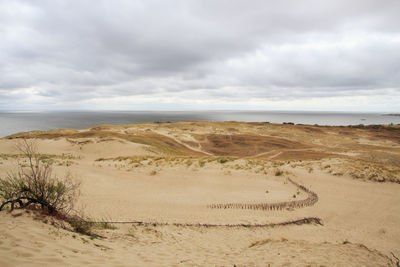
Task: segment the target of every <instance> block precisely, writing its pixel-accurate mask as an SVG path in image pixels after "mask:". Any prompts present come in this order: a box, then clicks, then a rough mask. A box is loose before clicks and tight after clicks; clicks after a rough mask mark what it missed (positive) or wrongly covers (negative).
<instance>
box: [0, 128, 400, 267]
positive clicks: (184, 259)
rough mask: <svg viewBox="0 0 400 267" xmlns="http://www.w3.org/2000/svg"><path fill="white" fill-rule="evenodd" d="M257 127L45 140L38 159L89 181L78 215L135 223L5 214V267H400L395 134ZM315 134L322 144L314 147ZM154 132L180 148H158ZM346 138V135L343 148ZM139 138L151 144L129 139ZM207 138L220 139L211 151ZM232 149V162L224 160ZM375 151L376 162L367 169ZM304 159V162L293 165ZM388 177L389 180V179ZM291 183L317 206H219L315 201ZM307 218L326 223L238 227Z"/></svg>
mask: <svg viewBox="0 0 400 267" xmlns="http://www.w3.org/2000/svg"><path fill="white" fill-rule="evenodd" d="M232 125H233V126H232ZM195 126H196V127H197V128H195ZM190 127H192V128H190ZM232 127H235V131H233V130H232V129H231V128H232ZM257 127H260V126H259V125H251V124H239V123H226V124H221V123H217V124H212V123H210V124H205V123H199V122H196V125H193V123H192V124H189V123H187V124H184V123H178V124H176V125H175V124H165V125H159V124H138V125H130V126H102V128H101V129H103V130H102V131H108V132H110V133H108V135H107V136H105V135H104V134H101V136H93V135H92V136H86V137H82V133H85V132H87V131H92V130H90V129H88V130H82V131H76V132H75V131H73V132H74V134H75V136H71V135H69V134H65V132H64V133H63V132H62V131H61V134H60V132H57V134H58V136H56V137H55V136H54V132H50V133H51V134H52V135H53V136H50V134H48V132H47V133H46V134H47V135H48V136H46V137H44V136H41V137H40V139H38V140H37V143H38V147H39V150H40V153H43V154H48V155H53V158H54V160H55V163H54V166H55V171H56V173H57V174H60V175H62V174H63V173H65V172H67V171H69V172H71V173H72V174H73V177H74V179H76V180H79V181H81V183H82V184H81V196H80V198H79V200H78V203H77V208H78V209H80V210H81V211H83V212H84V213H85V215H86V216H88V217H90V218H91V219H93V220H100V221H101V220H106V221H113V222H125V223H118V224H114V225H115V226H116V229H97V230H96V231H97V233H98V234H99V235H101V236H103V238H94V239H93V238H90V237H88V236H85V235H80V234H77V233H74V232H71V231H67V230H65V229H61V228H59V227H56V226H54V225H52V223H51V222H52V220H53V219H52V218H47V217H42V216H39V215H38V214H37V213H35V212H32V211H29V210H28V211H24V210H15V211H13V212H12V213H9V212H7V211H2V212H0V266H38V265H42V266H43V265H44V266H54V265H69V266H82V265H91V266H103V265H106V266H234V265H236V266H395V265H394V264H395V262H394V258H393V257H392V254H391V253H394V254H395V255H400V227H399V225H400V206H399V205H398V203H399V201H400V194H399V192H400V184H399V183H396V182H393V181H394V179H400V177H398V176H397V175H398V174H397V171H398V170H399V169H398V166H397V160H398V157H399V154H400V149H399V147H400V145H399V143H398V142H397V139H393V138H386V132H385V131H386V130H385V129H384V130H382V131H384V132H383V133H382V132H381V133H379V131H378V134H376V133H375V135H373V134H372V133H371V131H368V130H365V129H363V130H362V132H360V129H352V128H345V129H340V128H336V127H332V128H329V127H327V128H322V129H319V128H318V127H315V128H313V127H311V126H309V127H306V126H298V127H297V128H296V126H291V125H288V126H282V125H267V127H268V131H266V130H265V129H257ZM283 127H286V128H283ZM287 127H290V128H287ZM104 129H106V130H104ZM184 129H185V130H184ZM228 129H230V130H228ZM310 129H313V131H312V132H313V133H314V132H317V135H318V136H319V138H316V137H315V136H311V137H308V138H307V139H306V138H305V136H307V134H306V133H308V132H310V131H311V130H310ZM97 130H98V128H97ZM278 130H279V132H280V135H278ZM290 130H292V131H290ZM318 130H320V131H322V132H320V131H318ZM149 131H151V133H156V134H159V135H161V136H163V138H164V137H165V138H169V137H171V138H170V139H165V140H164V139H159V140H162V141H163V142H166V143H157V144H156V145H152V143H151V142H150V141H152V140H155V139H151V138H153V136H150V137H149V136H147V135H146V134H147V133H149ZM227 131H230V132H231V134H232V135H233V134H241V135H246V136H247V135H249V134H253V135H254V136H256V135H260V134H261V133H260V131H262V135H263V136H267V137H268V138H266V137H263V138H262V139H261V140H262V142H263V145H262V146H259V147H258V148H257V149H254V148H253V147H252V146H253V145H254V144H256V143H257V142H256V141H257V140H256V139H254V138H253V137H252V138H253V139H254V140H255V141H254V142H253V141H251V142H247V141H246V140H248V139H246V138H244V139H242V136H241V135H239V136H235V137H233V138H232V139H229V138H228V139H226V137H221V136H225V134H226V133H227ZM339 131H340V132H342V135H343V132H347V134H345V135H343V136H344V137H343V138H341V137H339V136H336V135H337V133H338V132H339ZM373 131H376V129H373ZM232 132H234V133H232ZM111 133H112V134H111ZM116 133H118V135H116ZM132 133H135V135H136V136H139V137H140V138H142V139H141V141H140V142H138V141H137V140H136V142H132V141H129V140H127V139H126V138H124V134H132ZM207 133H212V134H213V135H215V134H220V136H219V137H218V138H214V137H212V138H211V139H207V140H209V141H207V142H208V143H207V142H206V141H204V140H203V139H204V134H207ZM313 133H312V134H310V135H313ZM396 133H397V132H396ZM40 134H43V133H40ZM36 135H38V133H36ZM199 135H202V136H200V137H199ZM143 136H145V138H146V139H144V137H143ZM347 136H351V138H348V137H347ZM358 136H360V138H359V139H357V140H356V139H355V138H356V137H357V138H358ZM377 136H378V137H377ZM379 136H383V137H379ZM30 137H33V136H32V134H31V136H30ZM35 137H38V136H35ZM137 138H138V137H137ZM279 138H281V139H282V138H284V139H285V140H283V141H282V140H280V139H279ZM149 140H150V141H149ZM202 140H203V141H202ZM210 140H211V141H210ZM216 140H217V141H216ZM221 140H222V141H221ZM224 140H230V141H229V142H231V141H232V140H233V141H232V142H233V143H229V142H228V141H224ZM235 140H245V141H244V143H240V142H242V141H240V142H239V143H238V142H237V141H235ZM287 140H289V141H290V142H289V141H287ZM329 140H330V141H331V142H333V143H329V142H328V141H329ZM259 141H260V140H259ZM16 142H17V140H16V139H0V154H1V155H2V157H1V160H0V174H1V175H5V173H6V172H7V171H8V170H10V169H12V168H13V166H15V160H16V157H12V155H13V154H14V155H15V154H16V153H17V151H16V150H15V143H16ZM221 142H222V143H221ZM246 142H247V143H246ZM260 142H261V141H260ZM165 144H167V145H165ZM221 144H223V145H221ZM322 144H324V145H322ZM326 144H330V146H329V148H328V147H327V145H326ZM220 145H221V146H220ZM286 145H287V146H288V147H285V146H286ZM230 146H233V149H232V151H234V152H235V153H233V154H234V155H229V154H224V153H225V152H226V151H227V147H228V148H229V147H230ZM221 151H222V152H221ZM367 151H369V155H372V156H374V160H370V161H366V160H364V161H362V162H360V159H359V158H360V157H361V158H363V159H364V158H366V157H367V155H368V152H367ZM202 152H205V153H202ZM210 154H212V155H210ZM260 154H261V155H260ZM332 154H334V156H332ZM55 155H57V156H55ZM388 155H389V156H388ZM295 156H297V157H299V159H298V160H295V159H292V158H290V159H289V157H295ZM315 157H317V158H315ZM353 157H354V158H353ZM19 159H20V160H22V158H20V157H19ZM385 160H387V162H389V163H386V165H384V169H383V167H382V162H385ZM364 165H367V166H368V168H369V169H368V170H366V169H364V168H365V166H364ZM347 166H348V167H347ZM351 168H352V169H351ZM349 170H350V171H349ZM277 171H280V172H281V173H280V174H279V175H278V174H277ZM385 171H386V172H385ZM374 173H378V175H380V176H376V177H375V176H373V175H371V174H374ZM387 173H389V174H390V175H392V176H390V177H391V179H383V180H382V177H389V176H385V175H386V174H387ZM361 174H364V176H361ZM357 175H358V176H357ZM288 178H290V179H292V180H293V181H296V182H297V183H299V184H301V185H303V186H305V187H306V188H308V189H309V190H312V191H313V192H315V193H316V194H317V195H318V202H317V203H315V204H313V205H311V206H307V207H304V208H295V209H289V210H287V209H283V210H253V209H211V208H210V207H209V205H210V204H214V203H246V204H249V205H251V204H257V203H279V202H285V201H286V202H290V201H299V200H303V199H307V197H308V195H307V193H306V192H303V191H301V190H299V188H297V187H296V186H295V185H294V184H292V183H290V182H288ZM378 180H381V182H377V181H378ZM309 217H313V218H314V217H315V218H319V219H321V221H322V223H323V225H318V224H303V225H286V226H275V227H242V226H234V227H232V225H241V224H244V225H247V226H249V225H271V224H279V223H282V222H287V221H293V220H297V219H301V218H309ZM137 221H141V222H147V223H154V225H151V224H150V225H148V224H146V225H138V224H137V223H134V222H137ZM182 224H186V225H187V226H182ZM197 224H205V225H206V226H207V225H214V227H206V226H198V225H197ZM215 225H217V226H215Z"/></svg>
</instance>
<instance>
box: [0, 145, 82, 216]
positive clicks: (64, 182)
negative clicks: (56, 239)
mask: <svg viewBox="0 0 400 267" xmlns="http://www.w3.org/2000/svg"><path fill="white" fill-rule="evenodd" d="M17 149H18V151H19V152H20V153H21V154H23V155H24V157H25V158H26V159H27V164H25V163H22V162H21V161H17V166H16V169H17V170H16V171H12V172H9V173H8V174H7V175H6V177H4V178H1V179H0V200H1V201H2V204H1V206H0V211H1V210H2V209H3V208H4V207H5V206H6V205H8V204H9V205H11V210H13V209H14V208H15V204H19V207H20V208H23V207H27V206H29V205H40V206H41V208H42V209H44V210H47V211H48V212H49V213H50V214H63V215H64V216H66V215H68V214H69V213H70V212H71V210H72V209H73V206H74V203H75V200H76V198H77V197H78V195H79V186H80V184H79V183H77V182H74V181H73V180H72V179H71V176H70V174H69V173H67V174H66V175H65V176H63V177H58V176H56V175H55V174H53V168H52V165H51V162H48V161H43V160H41V157H40V154H39V153H38V149H37V143H36V142H35V141H28V140H26V139H23V140H22V141H21V142H19V143H18V144H17Z"/></svg>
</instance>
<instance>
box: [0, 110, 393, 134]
mask: <svg viewBox="0 0 400 267" xmlns="http://www.w3.org/2000/svg"><path fill="white" fill-rule="evenodd" d="M194 120H197V121H232V120H234V121H248V122H249V121H252V122H274V123H283V122H293V123H302V124H319V125H357V124H365V125H367V124H390V123H394V124H400V117H398V116H397V117H395V116H384V114H378V113H333V112H292V111H290V112H289V111H287V112H284V111H129V112H122V111H119V112H114V111H96V112H91V111H81V112H54V111H51V112H0V137H4V136H7V135H10V134H13V133H17V132H25V131H32V130H50V129H61V128H73V129H82V128H87V127H89V126H94V125H100V124H128V123H138V122H155V121H163V122H165V121H171V122H176V121H194Z"/></svg>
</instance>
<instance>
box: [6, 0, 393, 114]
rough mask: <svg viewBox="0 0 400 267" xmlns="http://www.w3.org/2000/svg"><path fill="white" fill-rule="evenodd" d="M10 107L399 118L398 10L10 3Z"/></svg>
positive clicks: (124, 0)
mask: <svg viewBox="0 0 400 267" xmlns="http://www.w3.org/2000/svg"><path fill="white" fill-rule="evenodd" d="M0 109H2V110H43V109H46V110H66V109H80V110H81V109H97V110H104V109H107V110H108V109H113V110H197V109H248V110H252V109H256V110H324V111H326V110H332V111H335V110H337V111H381V112H392V111H393V112H399V111H400V1H399V0H384V1H381V0H376V1H369V0H353V1H347V0H346V1H344V0H331V1H321V0H315V1H308V0H303V1H282V0H281V1H266V0H261V1H252V0H243V1H234V0H226V1H218V0H209V1H208V0H197V1H191V0H181V1H166V0H160V1H152V0H145V1H134V0H112V1H111V0H108V1H99V0H93V1H85V0H76V1H73V0H65V1H62V0H47V1H41V0H37V1H31V0H26V1H19V0H0Z"/></svg>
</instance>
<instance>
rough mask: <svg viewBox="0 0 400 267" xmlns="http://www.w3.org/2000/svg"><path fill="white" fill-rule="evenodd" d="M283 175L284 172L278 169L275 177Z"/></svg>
mask: <svg viewBox="0 0 400 267" xmlns="http://www.w3.org/2000/svg"><path fill="white" fill-rule="evenodd" d="M282 175H283V171H282V170H280V169H276V170H275V176H282Z"/></svg>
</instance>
